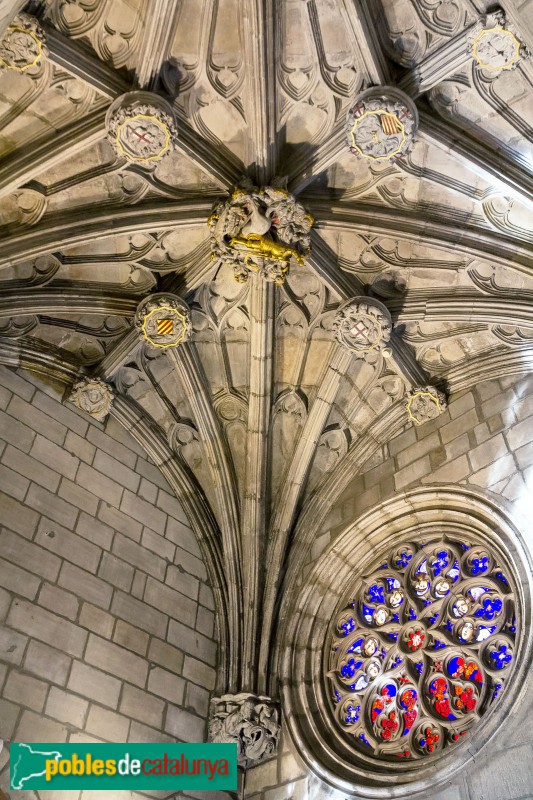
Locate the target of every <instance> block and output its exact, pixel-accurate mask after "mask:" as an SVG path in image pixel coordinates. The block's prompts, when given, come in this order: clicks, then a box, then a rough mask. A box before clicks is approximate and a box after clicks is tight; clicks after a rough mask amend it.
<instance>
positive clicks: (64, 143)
mask: <svg viewBox="0 0 533 800" xmlns="http://www.w3.org/2000/svg"><path fill="white" fill-rule="evenodd" d="M105 115H106V109H103V110H102V109H99V110H98V111H95V112H94V113H92V114H90V115H89V116H87V117H84V118H83V119H81V120H79V121H78V122H75V123H73V124H72V125H70V126H69V127H67V128H66V129H65V130H63V131H61V132H59V133H56V134H54V136H53V138H49V139H45V140H44V141H41V142H36V143H32V144H31V145H30V146H29V147H27V148H24V149H23V150H20V151H16V152H15V154H14V155H13V156H10V157H9V158H8V159H6V161H7V163H5V164H4V165H2V169H1V170H0V197H4V196H5V195H7V194H10V193H11V192H13V191H15V189H17V188H18V187H19V186H21V185H22V184H24V183H28V181H30V180H32V178H35V177H36V176H37V175H39V173H41V172H43V171H44V170H47V169H51V168H52V167H55V166H57V165H58V164H60V163H61V162H62V161H67V160H68V159H70V158H73V157H74V156H75V155H76V154H77V153H79V151H80V147H90V146H91V145H92V144H94V143H95V142H98V141H99V140H100V139H103V138H104V137H105V135H106V127H105Z"/></svg>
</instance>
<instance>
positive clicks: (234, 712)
mask: <svg viewBox="0 0 533 800" xmlns="http://www.w3.org/2000/svg"><path fill="white" fill-rule="evenodd" d="M279 734H280V723H279V704H278V703H276V702H275V701H273V700H271V698H270V697H262V696H258V695H255V694H250V693H247V692H241V693H240V694H225V695H222V697H214V698H213V699H212V700H211V705H210V714H209V741H210V742H217V743H233V742H235V743H236V744H237V754H238V764H239V766H241V767H248V766H254V765H255V764H258V763H260V762H261V761H264V760H265V759H267V758H268V757H269V756H273V755H276V753H277V748H278V742H279Z"/></svg>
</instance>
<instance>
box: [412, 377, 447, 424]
mask: <svg viewBox="0 0 533 800" xmlns="http://www.w3.org/2000/svg"><path fill="white" fill-rule="evenodd" d="M447 407H448V403H447V401H446V395H445V394H444V393H443V392H441V391H439V390H438V389H436V388H435V386H416V387H414V388H412V389H410V390H409V392H408V393H407V403H406V408H407V413H408V415H409V419H411V420H412V421H413V422H414V423H415V425H423V424H424V422H428V421H429V420H430V419H435V418H436V417H438V416H439V415H440V414H442V413H443V412H444V411H446V408H447Z"/></svg>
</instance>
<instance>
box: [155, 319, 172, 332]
mask: <svg viewBox="0 0 533 800" xmlns="http://www.w3.org/2000/svg"><path fill="white" fill-rule="evenodd" d="M169 333H174V320H172V319H158V320H157V335H158V336H166V335H167V334H169Z"/></svg>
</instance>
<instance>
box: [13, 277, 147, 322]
mask: <svg viewBox="0 0 533 800" xmlns="http://www.w3.org/2000/svg"><path fill="white" fill-rule="evenodd" d="M138 304H139V296H138V295H129V296H128V295H127V294H125V293H124V292H119V291H114V292H113V291H105V290H102V289H98V290H95V289H91V288H89V287H88V286H87V284H85V285H81V286H80V287H79V288H78V287H72V286H65V287H61V288H58V289H53V288H48V289H44V290H41V291H34V290H33V289H26V290H25V291H24V290H22V291H21V290H20V289H18V290H9V289H2V292H1V294H0V319H9V318H10V317H16V316H19V317H26V316H32V315H33V314H65V313H76V312H77V313H80V314H105V315H106V316H107V315H109V314H113V315H117V316H120V317H132V316H133V314H134V313H135V309H136V308H137V306H138Z"/></svg>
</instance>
